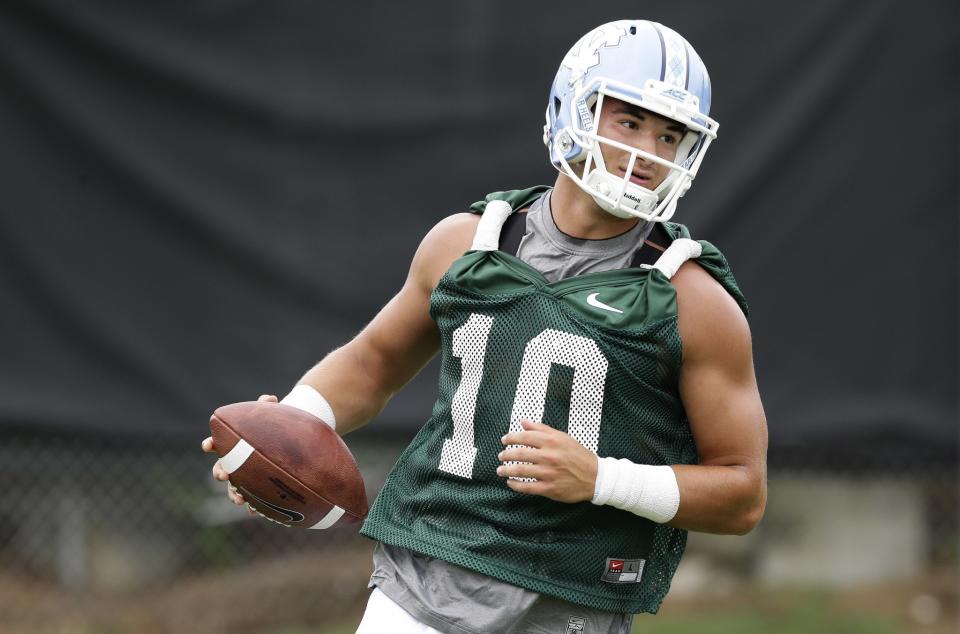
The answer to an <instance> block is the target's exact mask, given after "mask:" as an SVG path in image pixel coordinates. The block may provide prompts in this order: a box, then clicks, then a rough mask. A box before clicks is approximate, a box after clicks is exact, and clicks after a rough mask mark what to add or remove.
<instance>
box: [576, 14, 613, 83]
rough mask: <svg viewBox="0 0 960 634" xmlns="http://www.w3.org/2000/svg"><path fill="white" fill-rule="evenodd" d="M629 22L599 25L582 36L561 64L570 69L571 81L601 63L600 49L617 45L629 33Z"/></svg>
mask: <svg viewBox="0 0 960 634" xmlns="http://www.w3.org/2000/svg"><path fill="white" fill-rule="evenodd" d="M628 25H629V22H627V21H624V20H622V21H620V22H609V23H607V24H604V25H601V26H598V27H597V28H595V29H594V30H592V31H590V32H589V33H587V34H586V35H584V36H583V37H581V38H580V41H578V42H577V43H576V44H574V45H573V48H571V49H570V51H569V52H568V53H567V55H566V57H564V58H563V62H562V63H561V65H563V66H566V67H567V68H569V69H570V79H569V81H570V82H571V83H573V82H575V81H577V80H578V79H579V78H581V77H583V76H584V75H586V74H587V71H588V70H590V69H591V68H593V67H594V66H596V65H597V64H599V63H600V54H599V50H600V49H601V48H603V47H605V46H616V45H618V44H619V43H620V41H621V40H622V39H623V36H624V35H626V34H627V28H628Z"/></svg>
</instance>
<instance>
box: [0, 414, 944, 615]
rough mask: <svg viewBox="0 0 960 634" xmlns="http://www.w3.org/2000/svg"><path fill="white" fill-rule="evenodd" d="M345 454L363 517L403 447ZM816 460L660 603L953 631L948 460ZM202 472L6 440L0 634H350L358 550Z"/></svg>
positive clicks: (113, 448)
mask: <svg viewBox="0 0 960 634" xmlns="http://www.w3.org/2000/svg"><path fill="white" fill-rule="evenodd" d="M197 440H198V441H199V439H197ZM348 440H349V441H350V445H351V448H352V449H353V450H354V453H355V454H356V456H357V460H358V462H359V463H360V465H361V468H362V471H363V473H364V477H365V480H366V485H367V491H368V495H369V496H370V498H371V500H372V498H373V497H374V495H375V494H376V492H377V491H378V490H379V487H380V486H381V485H382V483H383V480H384V479H385V477H386V474H387V472H388V470H389V468H390V467H391V466H392V464H393V462H394V460H395V459H396V458H397V456H398V455H399V453H400V451H401V450H402V449H403V446H404V444H405V441H406V439H389V438H388V439H383V440H379V439H370V438H369V437H367V436H363V435H362V433H361V435H358V436H357V437H356V438H352V439H348ZM816 456H819V457H816ZM816 456H815V455H814V454H810V453H806V454H798V455H794V456H778V457H777V459H778V461H779V464H778V462H774V461H772V464H773V468H772V471H771V477H770V482H771V491H770V504H769V506H768V513H767V516H766V518H765V520H764V522H763V523H762V524H761V526H760V527H759V528H758V529H757V530H756V531H754V532H753V533H751V534H750V535H748V536H746V537H718V536H708V535H695V534H691V538H690V545H689V548H688V552H687V555H686V557H685V559H684V562H683V563H682V564H681V569H680V571H679V572H678V575H677V578H676V580H675V583H674V588H673V590H672V592H671V597H670V598H669V599H668V602H670V601H674V602H675V603H677V604H678V605H682V604H683V603H684V602H685V601H701V602H702V601H703V600H705V598H708V597H711V596H713V597H721V598H722V597H723V596H724V595H723V593H724V592H727V593H729V594H731V595H736V594H737V593H742V592H744V590H743V588H745V587H753V588H756V587H763V588H776V587H779V586H785V587H796V586H797V585H798V584H800V585H817V586H830V587H843V588H850V587H856V588H865V587H883V588H885V589H886V590H887V591H889V589H890V588H891V587H903V586H902V584H905V583H906V584H908V586H907V587H908V589H907V590H905V591H903V592H902V593H901V594H903V595H904V596H903V602H904V606H905V607H904V610H906V611H907V612H908V617H909V618H910V619H913V621H915V622H916V623H914V625H917V623H920V622H922V621H924V620H926V622H927V625H929V626H936V627H944V626H945V625H950V624H951V623H952V624H953V625H955V624H956V586H957V575H956V567H957V514H958V509H957V495H958V489H957V467H956V462H955V459H951V458H949V457H948V458H946V459H942V458H934V459H929V460H927V459H911V460H902V459H901V460H900V462H899V463H896V462H891V460H892V459H890V458H883V457H882V456H880V457H878V458H875V459H871V460H863V461H859V462H858V461H856V460H854V461H852V462H851V461H850V460H849V459H846V458H845V459H843V460H840V459H830V458H825V457H824V456H823V455H822V454H816ZM921 458H922V457H921ZM212 463H213V458H212V457H211V456H210V455H205V454H203V453H202V452H201V451H200V450H199V442H189V443H187V442H176V441H174V442H171V441H138V442H135V443H134V442H130V441H111V440H103V439H96V438H87V437H64V436H57V437H43V438H40V437H28V436H14V437H9V438H7V439H5V441H4V442H3V443H2V447H0V477H2V481H3V482H4V483H5V491H6V495H3V496H0V632H2V633H3V634H39V633H47V632H54V633H58V634H113V633H118V634H120V633H127V632H130V633H138V634H140V633H143V634H154V633H157V634H161V633H163V634H166V633H173V632H176V633H198V634H206V633H210V634H216V633H220V632H231V634H236V633H248V632H249V633H251V634H253V633H257V634H304V633H306V632H318V633H322V632H331V633H332V632H350V631H352V629H353V628H354V627H355V626H356V623H357V620H358V618H359V614H360V613H361V611H362V609H363V605H364V603H365V601H366V596H367V589H366V580H367V577H368V575H369V572H370V552H371V550H372V544H371V543H370V542H369V541H368V540H366V539H364V538H362V537H360V536H359V535H358V534H357V533H356V532H355V531H353V530H349V529H334V530H329V531H306V530H297V529H285V528H282V527H280V526H278V525H276V524H274V523H271V522H266V521H263V520H260V519H257V518H251V517H249V516H248V515H247V513H246V511H245V510H244V509H242V508H239V507H236V506H234V505H232V504H230V503H229V502H228V501H227V499H226V495H225V492H224V485H223V483H218V482H215V481H213V480H212V478H211V477H210V467H211V465H212ZM840 464H842V465H843V466H842V467H840V466H838V465H840ZM897 584H900V585H897ZM909 584H912V585H909ZM917 597H920V598H921V599H923V598H926V599H927V602H926V604H923V605H926V608H923V605H921V604H922V601H921V604H917V605H921V608H923V609H925V610H926V612H923V609H921V608H916V605H914V603H916V601H915V600H916V599H917ZM911 606H912V607H911ZM931 606H933V607H931ZM915 608H916V609H915ZM911 610H912V611H913V612H917V614H913V616H910V614H909V613H911V612H910V611H911ZM918 610H919V611H918ZM922 625H923V623H920V624H919V625H917V626H918V627H920V626H922ZM924 627H926V626H924ZM643 631H646V630H643ZM905 631H908V630H905ZM909 631H913V630H909ZM917 631H923V632H928V631H929V632H934V631H952V630H936V629H929V628H928V629H920V630H917Z"/></svg>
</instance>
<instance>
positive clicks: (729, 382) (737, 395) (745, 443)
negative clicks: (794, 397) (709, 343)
mask: <svg viewBox="0 0 960 634" xmlns="http://www.w3.org/2000/svg"><path fill="white" fill-rule="evenodd" d="M748 342H749V339H747V342H746V343H745V342H744V341H740V342H730V341H727V342H724V344H722V345H723V347H725V348H726V350H725V351H724V352H723V354H722V355H721V356H717V357H715V358H713V359H704V358H700V359H696V360H690V361H688V362H685V363H684V366H683V368H682V370H681V373H680V396H681V398H682V399H683V405H684V408H685V409H686V412H687V418H688V420H689V423H690V429H691V431H692V433H693V436H694V440H695V442H696V445H697V454H698V455H699V458H700V464H705V465H715V466H745V467H750V468H751V469H760V468H761V467H762V465H763V463H764V461H765V456H766V438H767V431H766V419H765V416H764V413H763V406H762V404H761V401H760V393H759V391H758V389H757V382H756V379H755V377H754V373H753V364H752V361H751V359H750V353H749V343H748ZM744 348H745V349H744Z"/></svg>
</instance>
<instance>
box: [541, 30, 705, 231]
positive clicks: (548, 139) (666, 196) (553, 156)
mask: <svg viewBox="0 0 960 634" xmlns="http://www.w3.org/2000/svg"><path fill="white" fill-rule="evenodd" d="M604 96H610V97H614V98H616V99H620V100H623V101H626V102H628V103H631V104H634V105H637V106H639V107H641V108H644V109H646V110H650V111H652V112H655V113H656V114H659V115H661V116H663V117H666V118H668V119H673V120H675V121H677V122H679V123H681V124H682V125H683V126H685V127H686V130H687V132H686V133H685V134H684V136H683V138H682V139H681V140H680V143H679V144H678V146H677V155H676V158H675V159H674V161H672V162H671V161H668V160H665V159H662V158H660V157H659V156H656V155H655V154H651V153H649V152H646V151H644V150H641V149H639V148H636V147H631V146H628V145H623V144H622V143H618V142H617V141H613V140H611V139H609V138H606V137H602V136H600V135H598V134H597V131H598V129H599V118H600V117H599V113H600V109H601V106H602V105H603V98H604ZM709 112H710V77H709V76H708V75H707V69H706V67H705V66H704V65H703V61H702V60H701V59H700V57H699V56H698V55H697V53H696V51H694V50H693V47H692V46H690V44H689V43H688V42H687V41H686V40H685V39H684V38H683V37H682V36H681V35H680V34H679V33H677V32H675V31H673V30H671V29H668V28H667V27H665V26H663V25H662V24H658V23H656V22H648V21H646V20H619V21H617V22H609V23H607V24H603V25H601V26H598V27H597V28H595V29H593V30H592V31H590V32H589V33H587V34H586V35H584V36H583V37H582V38H580V41H578V42H577V43H576V44H574V46H573V48H571V49H570V52H569V53H567V55H566V57H564V59H563V62H562V63H561V64H560V69H559V70H558V71H557V76H556V78H554V80H553V86H552V88H551V90H550V102H549V103H548V104H547V114H546V119H547V123H546V125H545V126H544V130H543V142H544V144H546V146H547V148H548V149H549V151H550V161H551V162H552V163H553V165H554V166H555V167H556V168H557V169H558V170H560V171H562V172H563V173H564V174H566V175H567V176H569V177H570V178H571V179H573V181H574V182H575V183H576V184H577V185H578V186H579V187H580V188H581V189H583V190H584V191H585V192H587V193H588V194H590V196H592V197H593V199H594V200H595V201H596V202H597V204H598V205H599V206H600V207H601V208H603V209H605V210H606V211H608V212H610V213H611V214H613V215H615V216H617V217H620V218H634V217H636V218H642V219H644V220H648V221H650V220H652V221H657V222H663V221H665V220H668V219H669V218H670V217H671V216H673V213H674V211H675V210H676V206H677V199H678V198H680V197H681V196H683V195H684V194H685V193H686V191H687V190H688V189H689V188H690V183H691V181H693V178H694V177H695V176H696V174H697V170H698V169H699V168H700V163H701V162H702V161H703V156H704V154H706V152H707V148H708V147H709V146H710V143H711V142H712V141H713V140H714V139H715V138H716V137H717V128H718V127H719V124H718V123H717V122H716V121H714V120H713V119H711V118H710V117H709V116H708V114H709ZM602 143H606V144H609V145H611V146H614V147H617V148H620V149H621V150H624V151H627V152H630V153H631V156H630V164H629V168H628V169H627V170H626V174H625V175H624V176H622V177H621V176H619V175H615V174H611V173H610V172H608V171H607V169H606V166H605V165H604V161H603V156H602V154H601V152H600V145H601V144H602ZM638 157H642V158H643V159H644V160H646V161H650V162H653V163H657V164H659V165H663V166H666V167H667V168H668V169H669V173H668V175H667V177H666V178H664V180H663V182H662V183H660V185H659V186H657V188H656V189H655V190H651V189H647V188H645V187H641V186H640V185H637V184H635V183H632V182H631V181H630V175H631V173H632V171H633V167H634V164H635V163H636V161H637V158H638ZM580 163H582V164H583V167H582V170H574V168H573V166H574V165H577V164H580Z"/></svg>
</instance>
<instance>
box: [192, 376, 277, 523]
mask: <svg viewBox="0 0 960 634" xmlns="http://www.w3.org/2000/svg"><path fill="white" fill-rule="evenodd" d="M257 400H258V401H262V402H266V403H276V402H277V397H276V396H274V395H273V394H262V395H261V396H260V398H258V399H257ZM200 448H201V449H203V450H204V451H206V452H207V453H216V449H215V448H214V446H213V437H212V436H208V437H206V438H204V439H203V442H201V443H200ZM212 473H213V479H214V480H220V481H222V482H226V483H227V497H228V498H230V501H231V502H233V503H234V504H244V503H245V502H246V500H244V499H243V496H242V495H240V493H239V492H238V491H237V489H236V488H235V487H234V486H233V485H232V484H230V475H229V474H228V473H227V472H226V471H224V470H223V468H222V467H221V466H220V461H219V460H217V461H216V462H215V463H213V469H212ZM247 512H248V513H250V515H253V516H256V515H257V512H256V511H254V510H253V509H251V508H250V507H249V506H248V507H247Z"/></svg>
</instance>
